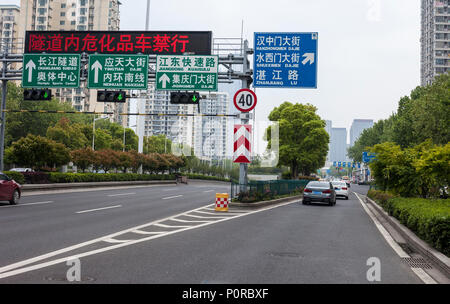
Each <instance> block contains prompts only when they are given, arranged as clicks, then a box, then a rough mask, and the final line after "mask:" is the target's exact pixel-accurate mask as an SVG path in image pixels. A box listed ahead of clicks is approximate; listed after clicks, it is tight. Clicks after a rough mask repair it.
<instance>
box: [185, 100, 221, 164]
mask: <svg viewBox="0 0 450 304" xmlns="http://www.w3.org/2000/svg"><path fill="white" fill-rule="evenodd" d="M228 105H229V94H228V93H221V92H218V93H210V94H209V95H206V98H204V99H202V100H201V113H202V114H208V115H211V114H224V113H228ZM227 125H228V121H227V118H226V117H220V116H198V117H195V120H194V154H195V155H196V156H197V157H198V158H200V159H204V160H209V161H211V160H224V159H226V157H227V150H228V145H227V144H228V142H229V138H228V127H227Z"/></svg>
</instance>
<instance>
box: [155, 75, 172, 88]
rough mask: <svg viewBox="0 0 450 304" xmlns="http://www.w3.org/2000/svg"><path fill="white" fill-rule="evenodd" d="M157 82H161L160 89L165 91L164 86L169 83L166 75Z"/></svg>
mask: <svg viewBox="0 0 450 304" xmlns="http://www.w3.org/2000/svg"><path fill="white" fill-rule="evenodd" d="M158 82H162V87H163V89H165V88H166V84H167V83H170V78H169V76H167V75H166V74H163V75H162V76H161V78H160V79H159V81H158Z"/></svg>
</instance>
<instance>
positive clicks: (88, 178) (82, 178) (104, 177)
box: [49, 172, 175, 183]
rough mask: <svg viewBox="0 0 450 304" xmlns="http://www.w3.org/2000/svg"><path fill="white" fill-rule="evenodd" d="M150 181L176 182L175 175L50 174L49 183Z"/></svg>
mask: <svg viewBox="0 0 450 304" xmlns="http://www.w3.org/2000/svg"><path fill="white" fill-rule="evenodd" d="M148 180H175V175H173V174H136V173H105V174H101V173H54V172H52V173H49V181H50V182H51V183H87V182H123V181H148Z"/></svg>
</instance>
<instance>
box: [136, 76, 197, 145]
mask: <svg viewBox="0 0 450 304" xmlns="http://www.w3.org/2000/svg"><path fill="white" fill-rule="evenodd" d="M144 109H145V113H155V114H159V115H155V116H151V115H148V116H144V119H145V121H144V136H153V135H160V134H164V135H166V136H167V138H169V139H170V140H171V141H172V142H174V143H178V144H187V145H189V146H190V147H193V144H192V143H193V133H194V131H193V117H192V116H189V117H186V116H168V115H164V114H193V113H194V111H197V106H194V105H188V104H184V105H173V104H171V103H170V92H169V91H157V90H155V84H149V86H148V91H147V98H146V99H145V105H144ZM128 124H131V122H130V121H129V122H128Z"/></svg>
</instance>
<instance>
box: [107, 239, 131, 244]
mask: <svg viewBox="0 0 450 304" xmlns="http://www.w3.org/2000/svg"><path fill="white" fill-rule="evenodd" d="M131 241H134V240H116V239H106V240H103V242H107V243H111V244H120V243H126V242H131Z"/></svg>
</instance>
